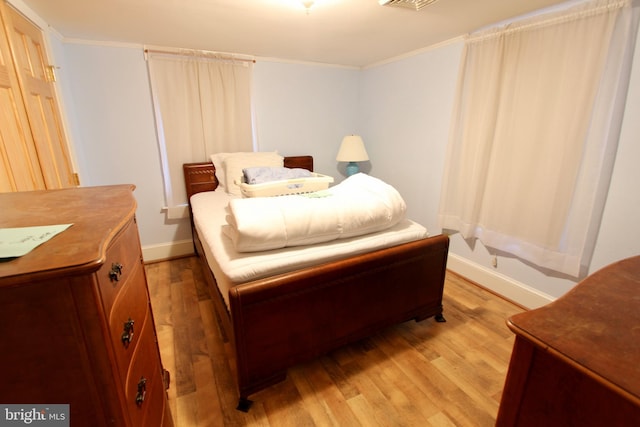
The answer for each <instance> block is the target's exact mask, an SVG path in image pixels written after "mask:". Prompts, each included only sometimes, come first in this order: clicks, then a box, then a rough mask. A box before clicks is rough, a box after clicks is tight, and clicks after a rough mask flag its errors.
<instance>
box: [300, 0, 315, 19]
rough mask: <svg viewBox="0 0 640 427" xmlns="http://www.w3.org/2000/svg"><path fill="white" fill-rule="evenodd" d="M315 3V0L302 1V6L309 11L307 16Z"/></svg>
mask: <svg viewBox="0 0 640 427" xmlns="http://www.w3.org/2000/svg"><path fill="white" fill-rule="evenodd" d="M314 3H315V0H303V1H302V5H303V6H304V8H305V9H306V10H307V15H308V14H309V9H311V6H313V4H314Z"/></svg>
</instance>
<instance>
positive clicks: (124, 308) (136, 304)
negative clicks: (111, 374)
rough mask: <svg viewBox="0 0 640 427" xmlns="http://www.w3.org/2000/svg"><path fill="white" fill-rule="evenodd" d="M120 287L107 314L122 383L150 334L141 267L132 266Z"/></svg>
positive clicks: (152, 332)
mask: <svg viewBox="0 0 640 427" xmlns="http://www.w3.org/2000/svg"><path fill="white" fill-rule="evenodd" d="M121 286H122V289H121V290H120V292H118V294H117V296H116V298H115V301H114V303H113V306H112V308H111V313H110V314H109V330H110V331H111V343H112V345H113V349H114V353H115V355H116V363H117V364H118V370H119V371H120V374H121V376H122V381H123V383H124V382H125V380H126V375H127V372H128V370H129V365H130V364H131V359H132V358H133V355H134V354H135V353H136V352H137V351H139V349H138V346H139V342H140V341H141V340H142V339H143V337H144V336H145V335H151V336H152V337H153V336H154V330H153V325H152V322H153V320H152V318H151V314H150V310H149V297H148V294H147V287H146V282H145V276H144V271H143V268H142V266H141V265H136V266H134V267H133V271H132V275H131V276H129V277H128V279H127V281H126V283H124V284H122V285H121ZM154 339H155V338H154Z"/></svg>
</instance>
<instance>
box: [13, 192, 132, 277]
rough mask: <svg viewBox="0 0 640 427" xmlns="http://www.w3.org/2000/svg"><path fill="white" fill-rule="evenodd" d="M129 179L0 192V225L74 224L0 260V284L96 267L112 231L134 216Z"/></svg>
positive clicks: (103, 254)
mask: <svg viewBox="0 0 640 427" xmlns="http://www.w3.org/2000/svg"><path fill="white" fill-rule="evenodd" d="M133 189H134V186H133V185H112V186H101V187H79V188H68V189H61V190H46V191H27V192H17V193H2V194H0V206H2V209H1V210H0V228H14V227H33V226H41V225H54V224H73V225H72V226H71V227H69V228H68V229H66V230H65V231H63V232H61V233H60V234H58V235H56V236H54V237H53V238H51V239H50V240H48V241H46V242H44V243H42V244H41V245H39V246H37V247H36V248H35V249H33V250H32V251H30V252H29V253H27V254H25V255H23V256H21V257H18V258H13V259H10V260H3V261H2V262H0V280H1V282H0V286H4V285H7V284H12V283H20V282H24V281H28V280H32V279H33V278H35V277H36V276H42V275H46V274H53V273H54V272H57V271H60V270H64V271H66V272H67V273H69V272H70V271H77V272H78V273H79V274H80V273H83V272H86V271H90V270H92V269H94V270H95V269H97V268H99V267H100V265H101V264H102V263H103V262H104V256H105V251H106V248H107V246H108V244H109V242H110V241H111V240H112V239H113V237H114V236H115V235H116V234H117V232H118V231H119V230H120V229H121V228H122V227H123V226H124V225H125V224H126V223H127V222H128V221H129V220H130V219H131V218H132V217H133V216H134V214H135V209H136V202H135V199H134V197H133Z"/></svg>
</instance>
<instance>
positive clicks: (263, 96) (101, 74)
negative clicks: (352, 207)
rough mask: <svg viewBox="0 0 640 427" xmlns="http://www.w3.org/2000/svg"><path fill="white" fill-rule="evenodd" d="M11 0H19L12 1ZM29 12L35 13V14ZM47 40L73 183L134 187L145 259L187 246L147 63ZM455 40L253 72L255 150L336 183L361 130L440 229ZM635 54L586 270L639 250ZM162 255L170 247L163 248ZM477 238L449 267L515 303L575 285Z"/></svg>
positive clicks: (384, 170)
mask: <svg viewBox="0 0 640 427" xmlns="http://www.w3.org/2000/svg"><path fill="white" fill-rule="evenodd" d="M16 1H18V0H16ZM36 18H37V17H36ZM50 33H51V34H52V35H53V37H51V39H52V42H51V43H52V47H53V49H52V51H53V54H54V55H55V63H56V65H59V66H61V69H60V70H59V77H60V86H61V88H62V102H63V108H64V109H65V112H66V116H67V120H68V122H69V130H70V136H71V139H72V143H73V145H74V148H75V154H76V159H77V163H78V165H79V172H80V174H81V179H82V182H83V184H84V185H103V184H115V183H125V182H126V183H133V184H136V186H137V190H136V193H135V195H136V198H137V200H138V204H139V207H138V222H139V225H140V232H141V240H142V244H143V248H144V252H145V257H149V258H148V259H151V258H161V257H163V256H170V255H173V254H177V253H182V252H185V251H186V252H188V251H189V250H190V248H191V246H190V242H189V238H190V230H189V225H188V221H186V220H179V221H174V222H170V221H167V220H166V219H165V215H164V214H163V213H162V212H161V211H160V208H161V207H162V205H163V197H162V178H161V173H160V163H159V158H158V150H157V145H156V144H157V143H156V138H155V127H154V121H153V114H152V106H151V98H150V91H149V84H148V79H147V74H146V64H145V62H144V57H143V54H142V47H140V46H133V47H131V46H118V45H114V46H104V45H90V44H81V43H75V42H63V41H60V39H58V38H56V37H55V33H54V32H52V31H50ZM461 49H462V42H461V41H459V40H458V41H452V42H451V43H448V44H443V45H441V46H437V47H433V48H431V49H426V50H425V51H423V52H421V53H417V54H416V55H413V56H410V57H407V58H403V59H398V60H395V61H391V62H389V63H386V64H383V65H379V66H376V67H372V68H369V69H366V70H354V69H349V68H342V67H327V66H319V65H311V64H298V63H290V62H277V61H258V62H257V63H256V67H255V83H254V91H255V114H256V120H257V139H258V143H259V148H260V149H261V150H274V149H277V150H279V151H280V152H281V153H282V154H286V155H296V154H312V155H314V157H315V161H316V170H318V171H319V172H321V173H326V174H330V175H333V176H334V177H336V179H337V181H340V180H341V179H342V178H343V176H342V174H341V173H342V172H343V168H344V165H338V164H337V163H336V162H335V154H336V153H337V150H338V147H339V144H340V141H341V139H342V137H343V136H344V135H347V134H350V133H359V134H361V135H362V136H363V138H364V141H365V144H366V146H367V150H368V151H369V156H370V158H371V161H370V163H369V164H366V165H365V170H367V171H368V172H369V173H371V174H373V175H375V176H378V177H380V178H382V179H385V180H387V181H388V182H390V183H391V184H393V185H394V186H396V187H397V188H398V189H399V190H400V191H401V193H402V194H403V196H404V197H405V198H406V200H407V204H408V215H409V217H410V218H412V219H415V220H417V221H419V222H421V223H423V224H425V225H426V226H427V227H428V228H429V230H430V231H431V233H432V234H435V233H439V232H440V229H439V228H438V225H437V209H438V203H439V195H440V185H441V177H442V172H443V170H442V169H443V164H444V155H445V154H444V153H445V147H446V143H447V135H448V131H449V122H450V113H451V110H452V103H453V96H454V92H455V84H456V79H457V74H458V65H459V57H460V52H461ZM639 109H640V54H639V53H636V63H635V65H634V70H633V75H632V85H631V89H630V93H629V97H628V106H627V116H626V118H625V121H624V124H623V131H622V136H621V139H620V145H619V152H618V157H617V161H616V165H615V169H614V174H613V179H612V182H611V190H610V193H609V197H608V201H607V205H606V209H605V212H604V217H603V222H602V227H601V230H600V235H599V238H598V243H597V246H596V249H595V254H594V258H593V262H592V268H591V271H595V270H597V269H599V268H601V267H603V266H605V265H607V264H609V263H611V262H614V261H616V260H618V259H622V258H626V257H629V256H632V255H636V254H639V253H640V226H639V225H638V224H637V222H635V219H636V218H638V217H640V192H639V191H637V188H636V187H637V183H638V182H640V168H638V167H637V165H636V162H637V159H639V158H640V144H638V143H637V135H638V134H640V122H638V121H637V120H635V117H638V114H639V111H638V110H639ZM172 251H173V252H172ZM491 260H492V255H491V254H489V253H488V252H487V251H486V249H484V248H483V246H482V245H481V244H480V243H475V244H469V243H467V242H465V241H463V240H462V239H460V238H459V236H457V235H454V236H452V241H451V251H450V263H449V267H450V268H452V269H454V270H455V271H458V272H461V273H462V274H464V275H466V276H468V277H470V278H471V279H473V280H476V281H478V282H479V283H481V284H482V285H484V286H487V287H489V288H490V289H493V290H495V291H496V292H499V293H502V294H503V295H505V296H507V297H508V298H511V299H514V300H516V301H518V302H520V303H522V304H523V305H526V306H537V305H541V304H543V303H545V302H548V301H550V300H552V299H553V298H555V297H558V296H560V295H562V294H564V293H565V292H566V291H567V290H569V289H570V288H571V287H572V286H574V284H575V281H573V280H568V279H564V278H558V277H554V276H552V275H549V274H544V273H542V272H540V271H539V270H537V269H535V268H533V267H531V266H528V265H526V264H524V263H522V262H520V261H518V260H516V259H512V258H508V257H502V256H501V257H499V259H498V267H497V268H493V267H491Z"/></svg>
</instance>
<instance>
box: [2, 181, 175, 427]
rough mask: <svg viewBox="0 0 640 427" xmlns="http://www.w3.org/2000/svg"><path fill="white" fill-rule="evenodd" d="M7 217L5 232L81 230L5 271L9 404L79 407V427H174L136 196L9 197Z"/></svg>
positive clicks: (66, 193) (121, 189) (121, 188)
mask: <svg viewBox="0 0 640 427" xmlns="http://www.w3.org/2000/svg"><path fill="white" fill-rule="evenodd" d="M0 207H1V208H0V228H13V227H26V226H39V225H52V224H68V223H73V225H72V226H71V227H69V228H68V229H67V230H65V231H63V232H62V233H60V234H58V235H56V236H54V237H53V238H52V239H51V240H49V241H48V242H45V243H43V244H42V245H40V246H38V247H36V248H35V249H34V250H32V251H31V252H29V253H28V254H26V255H24V256H22V257H19V258H14V259H11V260H8V261H7V260H3V262H0V346H1V347H0V382H1V386H0V403H2V404H31V403H33V404H69V405H70V421H71V425H77V426H88V425H91V426H117V427H120V426H131V427H140V426H145V427H155V426H173V420H172V417H171V414H170V412H169V405H168V403H167V395H166V387H168V375H167V374H166V372H165V371H164V370H163V367H162V363H161V360H160V353H159V350H158V345H157V341H156V334H155V327H154V321H153V313H152V311H151V306H150V303H149V295H148V290H147V281H146V275H145V270H144V266H143V264H142V253H141V249H140V241H139V238H138V228H137V224H136V219H135V209H136V202H135V199H134V197H133V186H131V185H117V186H104V187H86V188H73V189H63V190H51V191H32V192H22V193H5V194H0Z"/></svg>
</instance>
